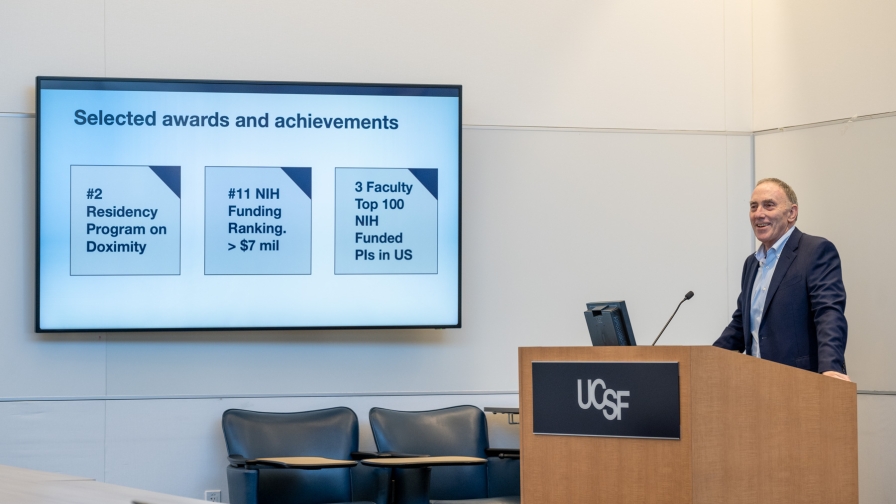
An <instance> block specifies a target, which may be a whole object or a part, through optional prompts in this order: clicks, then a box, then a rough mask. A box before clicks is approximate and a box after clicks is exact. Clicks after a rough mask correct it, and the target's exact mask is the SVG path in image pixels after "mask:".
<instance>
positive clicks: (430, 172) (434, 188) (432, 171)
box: [408, 168, 439, 199]
mask: <svg viewBox="0 0 896 504" xmlns="http://www.w3.org/2000/svg"><path fill="white" fill-rule="evenodd" d="M408 171H409V172H411V175H413V176H415V177H417V180H419V181H420V183H421V184H423V187H425V188H426V190H427V191H429V193H430V194H432V196H433V197H434V198H435V199H439V169H438V168H408Z"/></svg>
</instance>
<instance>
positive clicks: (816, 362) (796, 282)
mask: <svg viewBox="0 0 896 504" xmlns="http://www.w3.org/2000/svg"><path fill="white" fill-rule="evenodd" d="M758 269H759V261H758V260H757V259H756V257H755V256H754V255H753V254H750V256H749V257H747V260H746V262H745V263H744V271H743V274H742V275H741V281H740V285H741V291H740V296H738V298H737V308H736V309H735V310H734V315H732V316H731V323H730V324H728V327H726V328H725V330H724V331H722V335H721V336H719V339H718V340H716V342H715V343H714V345H715V346H717V347H721V348H727V349H729V350H736V351H738V352H743V351H744V349H747V353H752V351H751V350H752V348H753V335H752V333H751V332H750V298H751V296H752V293H753V282H754V281H755V280H756V272H757V270H758ZM845 310H846V289H845V288H844V287H843V278H842V275H841V270H840V255H839V254H838V253H837V248H836V247H834V244H833V243H831V242H829V241H827V240H825V239H824V238H820V237H818V236H811V235H807V234H803V233H802V232H800V230H799V229H794V230H793V234H791V235H790V238H789V239H788V240H787V243H786V244H785V245H784V250H783V251H782V252H781V256H780V257H779V258H778V264H777V265H776V266H775V273H774V275H773V276H772V281H771V283H770V284H769V287H768V294H767V295H766V298H765V307H764V309H763V311H762V322H761V323H760V324H759V350H760V352H761V355H762V358H763V359H767V360H770V361H774V362H780V363H781V364H787V365H788V366H793V367H798V368H801V369H807V370H809V371H815V372H817V373H823V372H825V371H837V372H840V373H844V374H845V373H846V359H845V357H844V355H843V354H844V353H845V352H846V332H847V325H846V316H845V314H844V312H845Z"/></svg>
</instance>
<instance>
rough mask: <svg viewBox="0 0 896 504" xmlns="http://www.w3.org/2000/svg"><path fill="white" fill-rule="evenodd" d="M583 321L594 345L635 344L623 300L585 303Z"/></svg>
mask: <svg viewBox="0 0 896 504" xmlns="http://www.w3.org/2000/svg"><path fill="white" fill-rule="evenodd" d="M585 306H586V307H587V308H588V310H587V311H586V312H585V322H586V323H587V324H588V332H589V333H590V334H591V344H593V345H594V346H635V345H636V343H635V333H634V332H632V322H631V320H629V318H628V310H627V309H626V308H625V301H601V302H596V303H587V304H586V305H585Z"/></svg>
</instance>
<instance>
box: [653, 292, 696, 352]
mask: <svg viewBox="0 0 896 504" xmlns="http://www.w3.org/2000/svg"><path fill="white" fill-rule="evenodd" d="M692 297H694V291H688V293H687V294H685V295H684V299H682V300H681V303H678V306H676V307H675V311H674V312H672V316H671V317H669V320H667V321H666V325H664V326H663V329H662V330H661V331H660V333H659V334H657V336H656V339H655V340H653V344H651V345H650V346H654V345H656V342H657V341H659V340H660V336H662V335H663V331H665V330H666V328H667V327H669V322H672V319H673V318H675V314H676V313H678V309H679V308H681V305H682V303H684V302H685V301H687V300H688V299H691V298H692Z"/></svg>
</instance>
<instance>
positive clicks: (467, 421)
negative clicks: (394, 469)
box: [370, 406, 488, 500]
mask: <svg viewBox="0 0 896 504" xmlns="http://www.w3.org/2000/svg"><path fill="white" fill-rule="evenodd" d="M370 428H371V429H372V430H373V439H374V441H375V442H376V448H377V450H379V451H381V452H387V451H394V452H401V453H413V454H421V455H431V456H445V455H463V456H468V457H482V458H485V449H486V448H488V427H487V424H486V421H485V413H483V412H482V410H480V409H479V408H477V407H475V406H455V407H452V408H445V409H440V410H432V411H394V410H387V409H383V408H373V409H371V410H370ZM485 497H488V474H487V471H486V466H484V465H481V466H457V467H451V466H446V467H433V468H432V479H431V480H430V487H429V498H430V499H433V500H455V499H481V498H485Z"/></svg>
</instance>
